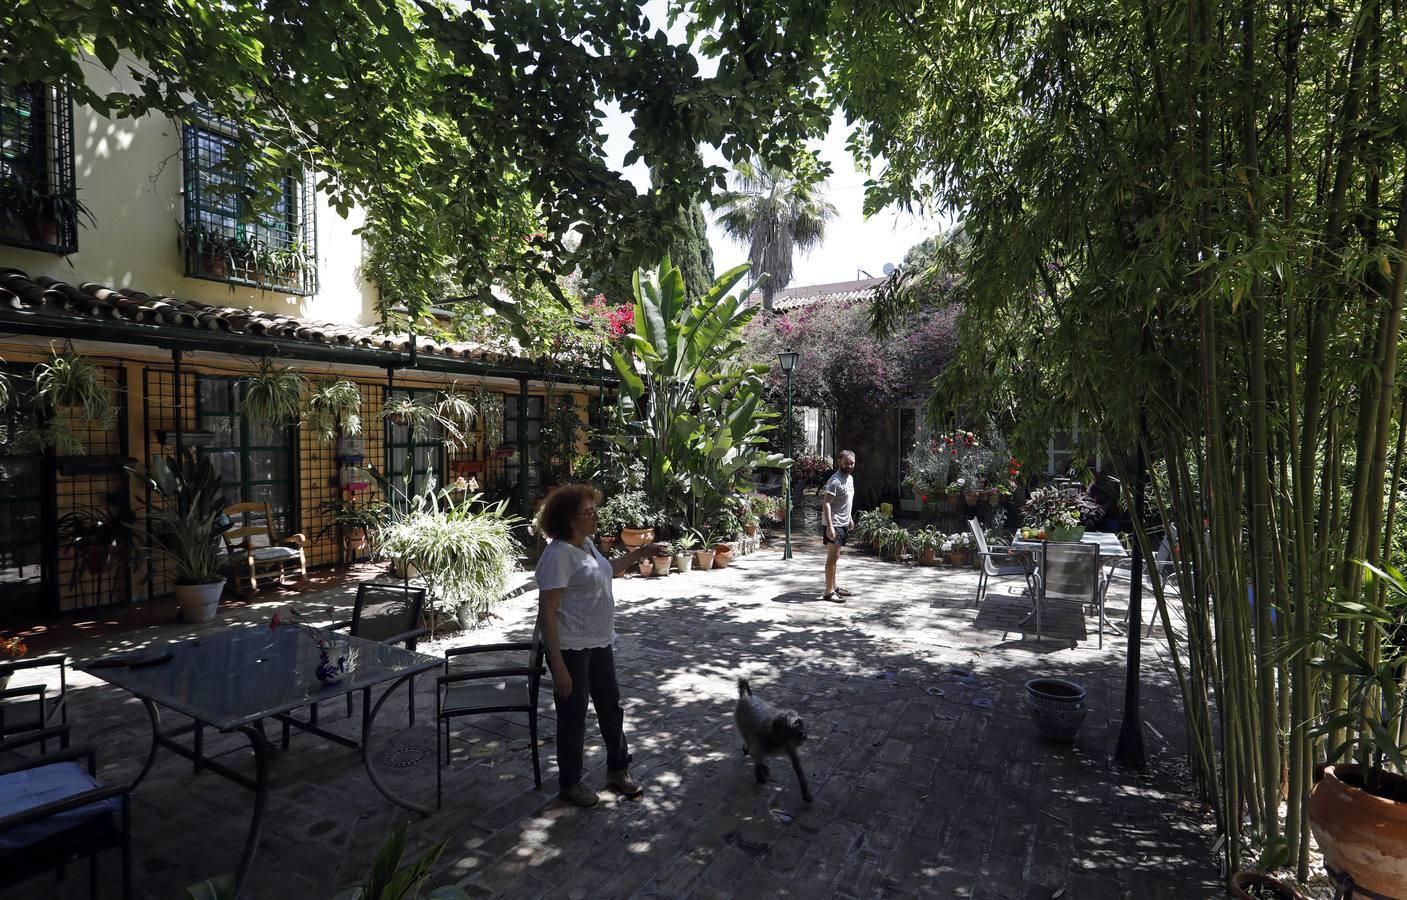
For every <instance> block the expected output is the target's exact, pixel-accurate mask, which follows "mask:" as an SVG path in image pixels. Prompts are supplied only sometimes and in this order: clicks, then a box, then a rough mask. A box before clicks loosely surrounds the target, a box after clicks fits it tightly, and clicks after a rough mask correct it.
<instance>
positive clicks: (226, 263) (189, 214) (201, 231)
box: [181, 108, 318, 296]
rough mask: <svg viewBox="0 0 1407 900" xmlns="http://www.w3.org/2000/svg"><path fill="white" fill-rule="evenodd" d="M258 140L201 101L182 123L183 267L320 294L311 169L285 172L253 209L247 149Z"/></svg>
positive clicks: (199, 274) (197, 273)
mask: <svg viewBox="0 0 1407 900" xmlns="http://www.w3.org/2000/svg"><path fill="white" fill-rule="evenodd" d="M257 142H258V137H257V136H255V135H251V134H249V133H248V131H247V130H245V129H242V128H240V127H239V125H238V123H235V122H232V121H230V120H228V119H221V118H217V117H215V116H212V115H209V114H208V113H206V112H205V111H203V110H200V109H198V108H197V109H196V110H194V111H193V112H192V118H191V120H190V121H188V122H186V123H185V125H184V127H183V128H182V138H181V144H182V154H181V156H182V162H183V166H184V173H185V185H184V187H185V221H184V224H183V226H182V246H183V248H184V253H185V266H186V268H185V274H186V276H187V277H190V278H203V279H207V280H209V281H219V282H225V283H229V284H240V285H247V286H250V287H257V288H263V289H267V290H276V291H284V292H286V293H290V294H299V295H304V296H306V295H308V294H315V293H317V290H318V267H317V259H318V252H317V232H318V229H317V204H316V203H315V202H314V201H315V200H316V197H317V191H316V188H315V185H314V181H313V178H312V172H311V171H309V170H302V171H293V170H290V171H288V172H286V173H285V174H284V176H283V179H282V183H281V184H280V185H279V191H278V194H277V196H275V197H274V198H273V200H272V203H270V204H269V205H268V208H266V209H259V210H256V209H254V208H253V206H252V205H251V197H250V194H249V188H250V186H251V185H250V181H249V166H248V164H247V163H245V162H244V160H245V159H246V158H247V157H246V156H245V155H244V151H245V150H246V148H248V147H251V146H257Z"/></svg>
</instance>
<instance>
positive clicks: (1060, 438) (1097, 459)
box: [1045, 419, 1104, 475]
mask: <svg viewBox="0 0 1407 900" xmlns="http://www.w3.org/2000/svg"><path fill="white" fill-rule="evenodd" d="M1097 439H1098V436H1097V435H1096V434H1095V433H1094V432H1092V431H1084V432H1081V431H1080V420H1079V419H1075V420H1073V421H1072V422H1071V423H1070V428H1069V430H1068V431H1067V430H1064V429H1062V430H1060V431H1057V432H1055V433H1054V434H1052V435H1051V436H1050V440H1049V441H1047V442H1046V467H1045V473H1046V474H1047V475H1065V474H1067V473H1068V472H1069V471H1070V466H1071V464H1072V463H1076V462H1083V461H1084V460H1083V459H1081V460H1076V459H1075V458H1074V454H1075V451H1076V450H1081V451H1084V452H1086V453H1088V451H1089V450H1090V449H1091V446H1092V445H1093V443H1094V442H1095V441H1096V440H1097ZM1093 462H1094V469H1095V471H1098V470H1100V469H1102V468H1103V467H1104V455H1103V454H1102V453H1100V452H1099V451H1098V449H1097V448H1096V449H1095V454H1094V457H1093Z"/></svg>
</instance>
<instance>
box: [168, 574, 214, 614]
mask: <svg viewBox="0 0 1407 900" xmlns="http://www.w3.org/2000/svg"><path fill="white" fill-rule="evenodd" d="M224 590H225V580H224V579H223V578H222V579H220V580H219V581H213V582H211V583H210V584H178V585H176V605H177V606H179V607H180V608H181V621H182V622H193V623H198V622H209V621H210V620H211V619H213V618H215V613H216V612H217V611H218V610H219V609H220V594H222V593H224Z"/></svg>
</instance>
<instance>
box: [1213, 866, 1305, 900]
mask: <svg viewBox="0 0 1407 900" xmlns="http://www.w3.org/2000/svg"><path fill="white" fill-rule="evenodd" d="M1231 896H1233V897H1235V898H1237V900H1269V898H1271V897H1276V898H1279V900H1304V894H1301V893H1300V892H1299V891H1297V890H1295V889H1294V888H1292V887H1290V886H1289V885H1288V884H1286V883H1285V882H1283V881H1281V880H1280V879H1278V878H1271V877H1270V876H1269V875H1266V874H1265V873H1263V872H1237V873H1236V874H1235V875H1232V876H1231Z"/></svg>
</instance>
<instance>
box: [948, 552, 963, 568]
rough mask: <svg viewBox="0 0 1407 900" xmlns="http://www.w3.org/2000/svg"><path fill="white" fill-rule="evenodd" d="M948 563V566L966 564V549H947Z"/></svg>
mask: <svg viewBox="0 0 1407 900" xmlns="http://www.w3.org/2000/svg"><path fill="white" fill-rule="evenodd" d="M948 565H950V566H965V565H967V551H966V550H949V551H948Z"/></svg>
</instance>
